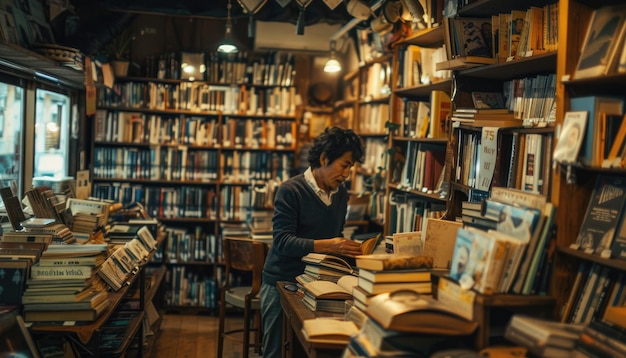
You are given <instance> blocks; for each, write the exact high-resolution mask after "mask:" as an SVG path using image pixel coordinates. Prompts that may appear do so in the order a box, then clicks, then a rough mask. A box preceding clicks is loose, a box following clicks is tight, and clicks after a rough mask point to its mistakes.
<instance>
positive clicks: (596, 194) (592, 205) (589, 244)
mask: <svg viewBox="0 0 626 358" xmlns="http://www.w3.org/2000/svg"><path fill="white" fill-rule="evenodd" d="M625 204H626V180H625V179H624V178H623V177H616V176H607V175H600V176H598V179H597V180H596V183H595V185H594V189H593V191H592V193H591V198H590V199H589V204H588V206H587V211H586V212H585V216H584V218H583V222H582V224H581V226H580V231H579V233H578V237H577V239H576V243H575V244H574V245H573V248H575V249H578V250H583V251H585V252H587V253H593V254H598V255H600V254H605V250H606V252H607V253H608V252H611V251H612V252H615V253H618V252H619V251H620V248H619V247H620V245H622V243H621V242H618V241H616V242H615V245H612V244H611V242H612V241H613V237H614V236H615V233H616V230H617V228H618V224H619V223H620V220H621V219H622V216H623V210H624V205H625ZM612 246H614V247H612ZM613 249H614V250H613ZM609 250H610V251H609ZM616 256H617V255H616Z"/></svg>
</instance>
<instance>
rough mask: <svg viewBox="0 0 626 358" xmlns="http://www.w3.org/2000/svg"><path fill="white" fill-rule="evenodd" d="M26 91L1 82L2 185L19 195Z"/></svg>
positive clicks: (0, 160)
mask: <svg viewBox="0 0 626 358" xmlns="http://www.w3.org/2000/svg"><path fill="white" fill-rule="evenodd" d="M23 98H24V89H23V88H22V87H19V86H17V85H14V84H9V83H5V82H0V185H1V187H3V188H4V187H7V186H8V187H11V189H12V190H13V193H14V194H16V195H17V194H18V193H19V191H18V185H19V183H20V181H19V173H21V172H22V167H21V163H22V161H21V160H20V158H21V157H22V155H21V153H23V151H22V123H23V118H24V111H23V108H24V102H23Z"/></svg>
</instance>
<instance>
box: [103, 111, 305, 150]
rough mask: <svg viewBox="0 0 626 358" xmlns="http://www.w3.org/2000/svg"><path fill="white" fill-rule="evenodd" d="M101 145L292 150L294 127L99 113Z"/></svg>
mask: <svg viewBox="0 0 626 358" xmlns="http://www.w3.org/2000/svg"><path fill="white" fill-rule="evenodd" d="M94 127H95V130H94V138H95V141H96V142H98V143H127V144H129V143H137V144H151V145H193V146H205V147H213V148H222V147H226V148H228V147H233V148H242V147H245V148H268V149H274V148H277V147H278V148H281V147H290V146H291V144H292V142H293V140H294V138H295V128H294V127H295V124H294V122H293V120H287V119H272V118H266V119H252V118H235V117H228V116H227V117H225V118H224V119H223V123H221V124H220V122H219V121H218V119H217V118H215V117H199V116H185V115H182V114H181V115H149V116H146V115H144V114H143V113H139V112H126V111H107V110H104V109H100V110H97V111H96V117H95V124H94Z"/></svg>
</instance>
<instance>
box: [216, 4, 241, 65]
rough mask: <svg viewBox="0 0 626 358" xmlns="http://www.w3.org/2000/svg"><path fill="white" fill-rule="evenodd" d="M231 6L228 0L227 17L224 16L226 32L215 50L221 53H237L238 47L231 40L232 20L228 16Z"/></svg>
mask: <svg viewBox="0 0 626 358" xmlns="http://www.w3.org/2000/svg"><path fill="white" fill-rule="evenodd" d="M231 7H232V5H231V3H230V0H228V5H227V6H226V9H227V10H228V17H226V33H225V34H224V39H222V41H221V42H220V44H219V45H218V46H217V52H221V53H237V52H239V49H238V48H237V45H235V43H234V42H233V40H232V31H233V22H232V20H231V18H230V8H231Z"/></svg>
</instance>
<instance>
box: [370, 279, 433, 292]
mask: <svg viewBox="0 0 626 358" xmlns="http://www.w3.org/2000/svg"><path fill="white" fill-rule="evenodd" d="M358 285H359V287H361V288H362V289H363V290H365V292H367V293H368V294H374V295H376V294H379V293H383V292H392V291H397V290H413V291H416V292H419V293H421V294H426V295H427V294H430V293H431V292H432V283H431V282H430V281H403V282H372V281H369V280H367V279H365V278H363V277H359V283H358Z"/></svg>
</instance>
